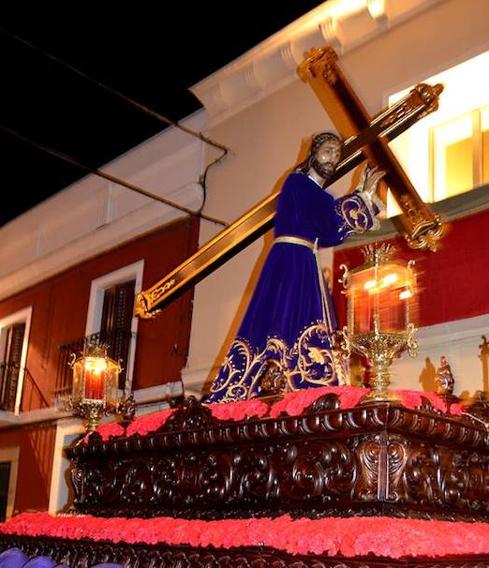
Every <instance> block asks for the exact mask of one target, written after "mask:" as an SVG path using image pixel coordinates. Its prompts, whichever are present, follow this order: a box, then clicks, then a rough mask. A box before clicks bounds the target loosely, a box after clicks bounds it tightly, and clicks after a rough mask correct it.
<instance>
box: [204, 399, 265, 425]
mask: <svg viewBox="0 0 489 568" xmlns="http://www.w3.org/2000/svg"><path fill="white" fill-rule="evenodd" d="M208 408H209V410H210V411H211V413H212V416H214V418H217V420H244V419H245V418H253V417H255V416H256V417H258V418H261V417H262V416H265V415H266V414H267V413H268V410H269V406H268V404H267V403H266V402H263V401H262V400H260V399H253V400H240V401H238V402H229V403H227V404H219V403H216V404H209V407H208Z"/></svg>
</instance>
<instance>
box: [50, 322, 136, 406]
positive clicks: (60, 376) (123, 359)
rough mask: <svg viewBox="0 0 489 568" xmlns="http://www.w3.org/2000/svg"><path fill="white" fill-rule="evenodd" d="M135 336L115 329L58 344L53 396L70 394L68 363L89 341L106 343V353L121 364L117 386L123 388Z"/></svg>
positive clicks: (70, 373) (71, 382) (80, 352)
mask: <svg viewBox="0 0 489 568" xmlns="http://www.w3.org/2000/svg"><path fill="white" fill-rule="evenodd" d="M133 337H136V334H135V333H132V332H131V331H127V330H125V329H116V330H114V331H109V332H103V331H101V332H98V333H92V334H91V335H87V336H86V337H80V338H79V339H76V340H75V341H70V342H69V343H64V344H63V345H60V346H59V357H58V370H57V373H56V387H55V392H54V396H55V398H60V397H64V396H68V395H70V394H71V390H72V385H73V372H72V370H71V367H70V365H69V363H70V361H71V359H72V354H73V353H74V354H75V355H76V356H77V357H78V356H79V355H81V354H82V353H83V349H84V348H85V346H86V345H88V344H89V343H98V344H101V343H105V344H106V345H108V351H107V353H108V355H109V357H111V358H112V359H114V360H115V361H119V362H120V364H121V366H122V372H121V374H120V375H119V388H120V389H123V388H124V385H125V382H126V375H127V362H128V357H129V350H130V346H131V340H132V339H133Z"/></svg>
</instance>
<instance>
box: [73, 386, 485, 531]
mask: <svg viewBox="0 0 489 568" xmlns="http://www.w3.org/2000/svg"><path fill="white" fill-rule="evenodd" d="M423 404H424V405H423V409H422V411H417V410H408V409H405V408H403V407H399V406H390V405H386V404H378V405H369V406H359V407H355V408H352V409H348V410H341V409H340V408H339V402H338V398H337V397H335V396H332V395H328V396H326V397H323V398H321V399H319V400H318V401H316V402H315V403H314V405H311V407H309V408H308V409H306V410H305V411H304V412H303V414H301V415H300V416H288V415H284V416H280V417H278V418H264V419H249V420H242V421H238V422H235V421H232V420H227V421H220V420H217V419H215V418H214V417H212V415H211V413H210V411H209V409H208V408H207V407H205V406H203V405H201V404H200V403H198V402H197V401H196V400H191V401H188V402H187V403H186V405H184V406H183V407H182V408H180V409H179V410H178V411H177V412H176V413H175V414H174V415H173V416H172V417H171V418H170V419H169V420H168V421H167V423H166V425H165V426H163V427H162V428H161V429H160V431H157V432H154V433H152V434H149V435H146V436H139V435H135V436H132V437H130V438H120V439H117V438H114V439H112V440H111V441H109V442H106V443H103V442H102V440H101V438H100V437H96V436H92V437H91V438H90V441H89V444H80V445H78V446H75V447H74V448H72V449H71V450H70V455H71V457H72V479H73V487H74V491H75V496H76V500H75V511H76V512H78V513H89V514H93V515H101V516H114V515H117V516H146V517H150V516H156V515H173V516H180V517H187V518H208V519H217V518H236V517H253V516H274V515H280V514H291V515H293V516H308V517H312V518H315V517H319V516H327V515H337V516H343V515H378V514H388V515H393V516H400V517H405V516H417V517H423V518H430V517H431V518H434V517H437V518H446V519H452V518H460V519H467V520H471V519H478V520H489V449H488V437H487V433H486V432H485V431H484V430H483V429H481V428H480V427H477V426H474V425H473V424H471V423H470V422H468V421H466V420H464V419H460V418H457V419H455V418H453V417H452V418H447V417H446V416H445V415H443V414H441V413H438V412H437V411H435V410H434V409H433V407H432V406H431V405H430V404H429V403H428V402H427V401H425V402H424V403H423Z"/></svg>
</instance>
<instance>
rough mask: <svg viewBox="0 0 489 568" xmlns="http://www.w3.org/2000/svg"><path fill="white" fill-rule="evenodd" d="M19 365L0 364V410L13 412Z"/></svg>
mask: <svg viewBox="0 0 489 568" xmlns="http://www.w3.org/2000/svg"><path fill="white" fill-rule="evenodd" d="M19 374H20V365H13V364H9V363H1V364H0V410H8V411H10V412H13V411H14V410H15V399H16V397H17V385H18V383H19Z"/></svg>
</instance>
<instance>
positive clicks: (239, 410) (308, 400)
mask: <svg viewBox="0 0 489 568" xmlns="http://www.w3.org/2000/svg"><path fill="white" fill-rule="evenodd" d="M369 392H370V389H365V388H360V387H350V386H341V387H320V388H315V389H304V390H300V391H296V392H290V393H287V394H286V395H285V396H284V397H283V398H282V399H281V400H279V401H278V402H275V403H274V404H271V405H269V404H267V403H266V402H264V401H263V400H260V399H252V400H242V401H237V402H228V403H215V404H209V406H208V408H209V410H210V411H211V414H212V416H213V417H214V418H216V419H217V420H235V421H239V420H244V419H246V418H254V417H256V418H262V417H264V416H270V417H271V418H277V417H278V416H280V415H281V414H287V415H289V416H298V415H300V414H302V412H304V410H305V409H306V408H307V407H308V406H310V405H311V404H313V403H314V402H315V401H316V400H318V399H319V398H321V397H322V396H325V395H328V394H334V395H336V396H338V398H339V401H340V408H342V409H345V408H353V407H355V406H357V404H358V403H359V402H360V400H361V399H362V398H363V397H364V396H365V395H366V394H368V393H369ZM394 392H395V393H396V394H397V395H398V396H399V398H400V402H401V404H402V405H403V406H404V407H406V408H411V409H415V408H418V407H419V406H421V405H422V403H423V401H422V397H424V398H426V399H427V400H428V401H429V402H430V403H431V405H432V406H433V408H435V409H436V410H439V411H440V412H442V413H447V405H446V403H445V401H444V400H443V399H442V398H440V397H439V396H438V395H437V394H436V393H434V392H429V391H410V390H397V391H394ZM176 410H177V409H173V408H172V409H166V410H161V411H159V412H155V413H152V414H146V415H144V416H140V417H138V418H136V419H135V420H134V422H132V423H131V424H130V425H129V427H128V428H127V433H126V435H127V436H132V435H134V434H139V435H141V436H145V435H146V434H149V433H150V432H154V431H156V430H158V429H159V428H161V427H162V426H164V424H165V423H166V421H167V420H168V419H169V418H170V416H172V414H174V413H175V412H176ZM463 410H464V407H463V405H462V404H461V403H457V404H452V405H451V407H450V414H451V415H453V416H460V415H461V414H462V412H463ZM97 432H98V433H99V434H100V435H101V436H102V439H103V441H104V442H106V441H108V440H109V438H111V437H120V436H123V435H124V428H122V426H120V424H116V423H111V424H102V425H101V426H99V427H98V428H97ZM88 438H89V435H87V436H85V438H84V442H85V443H86V442H87V441H88Z"/></svg>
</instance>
